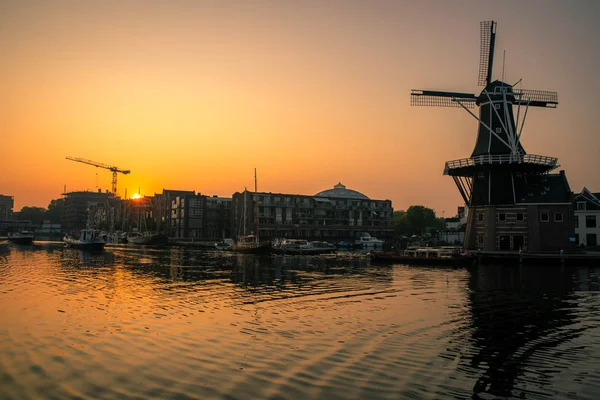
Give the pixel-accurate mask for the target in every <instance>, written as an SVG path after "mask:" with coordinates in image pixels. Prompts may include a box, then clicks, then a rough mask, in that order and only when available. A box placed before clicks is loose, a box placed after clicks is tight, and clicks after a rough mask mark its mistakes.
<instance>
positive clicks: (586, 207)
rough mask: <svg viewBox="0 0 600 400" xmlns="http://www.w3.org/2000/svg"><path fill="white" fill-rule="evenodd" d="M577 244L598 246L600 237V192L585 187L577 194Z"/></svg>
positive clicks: (575, 201)
mask: <svg viewBox="0 0 600 400" xmlns="http://www.w3.org/2000/svg"><path fill="white" fill-rule="evenodd" d="M574 203H575V206H574V208H575V244H577V245H581V246H598V238H599V237H600V193H592V192H590V191H589V190H588V189H587V188H583V190H582V191H581V193H579V194H576V195H575V200H574Z"/></svg>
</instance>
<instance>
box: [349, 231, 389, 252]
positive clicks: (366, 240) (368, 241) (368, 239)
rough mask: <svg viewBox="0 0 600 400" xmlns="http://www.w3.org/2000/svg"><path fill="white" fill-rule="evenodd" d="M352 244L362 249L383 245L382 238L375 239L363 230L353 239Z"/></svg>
mask: <svg viewBox="0 0 600 400" xmlns="http://www.w3.org/2000/svg"><path fill="white" fill-rule="evenodd" d="M354 246H355V247H358V248H362V249H374V248H381V247H383V240H380V239H377V238H376V237H373V236H371V235H369V234H368V233H366V232H365V233H363V234H361V235H360V237H358V238H357V239H356V240H355V241H354Z"/></svg>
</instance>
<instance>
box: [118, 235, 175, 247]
mask: <svg viewBox="0 0 600 400" xmlns="http://www.w3.org/2000/svg"><path fill="white" fill-rule="evenodd" d="M127 243H128V244H133V245H135V246H146V247H165V246H168V245H169V237H168V236H167V235H165V234H164V233H160V232H142V233H137V232H135V233H132V234H130V235H129V236H127Z"/></svg>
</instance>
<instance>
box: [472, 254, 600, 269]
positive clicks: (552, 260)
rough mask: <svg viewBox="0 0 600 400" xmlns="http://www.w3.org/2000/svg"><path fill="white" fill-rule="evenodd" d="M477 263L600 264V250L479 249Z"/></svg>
mask: <svg viewBox="0 0 600 400" xmlns="http://www.w3.org/2000/svg"><path fill="white" fill-rule="evenodd" d="M476 254H477V263H478V264H512V265H572V266H584V265H589V266H600V252H554V253H528V252H514V251H479V252H477V253H476Z"/></svg>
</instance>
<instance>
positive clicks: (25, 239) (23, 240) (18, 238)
mask: <svg viewBox="0 0 600 400" xmlns="http://www.w3.org/2000/svg"><path fill="white" fill-rule="evenodd" d="M34 236H35V235H34V233H33V232H32V231H20V232H9V234H8V241H9V242H12V243H16V244H31V243H33V238H34Z"/></svg>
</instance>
